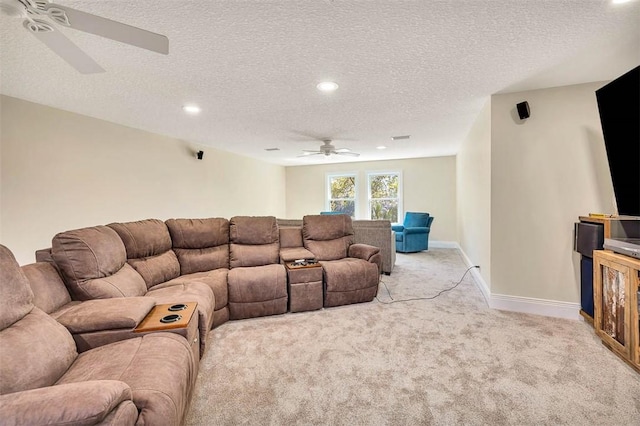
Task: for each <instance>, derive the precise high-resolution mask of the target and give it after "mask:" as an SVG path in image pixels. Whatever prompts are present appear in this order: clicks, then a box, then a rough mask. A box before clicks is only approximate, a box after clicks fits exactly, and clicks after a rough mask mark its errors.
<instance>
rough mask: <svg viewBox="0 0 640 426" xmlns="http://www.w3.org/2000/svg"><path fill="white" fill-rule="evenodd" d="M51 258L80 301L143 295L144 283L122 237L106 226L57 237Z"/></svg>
mask: <svg viewBox="0 0 640 426" xmlns="http://www.w3.org/2000/svg"><path fill="white" fill-rule="evenodd" d="M51 255H52V257H53V260H54V261H55V263H56V265H57V266H58V270H59V271H60V275H61V276H62V278H63V279H64V281H65V283H66V285H67V288H69V290H70V291H71V294H72V295H73V296H74V298H75V299H77V300H90V299H106V298H111V297H127V296H143V295H144V294H145V293H146V291H147V287H146V285H145V282H144V280H143V279H142V277H141V276H140V274H138V273H137V272H136V271H135V270H133V268H132V267H131V266H129V265H128V264H127V254H126V251H125V248H124V244H122V240H121V239H120V237H119V236H118V234H117V233H116V232H115V231H114V230H113V229H111V228H109V227H106V226H93V227H90V228H82V229H75V230H73V231H66V232H61V233H59V234H57V235H56V236H55V237H53V240H52V247H51Z"/></svg>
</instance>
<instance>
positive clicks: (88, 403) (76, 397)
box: [0, 215, 382, 425]
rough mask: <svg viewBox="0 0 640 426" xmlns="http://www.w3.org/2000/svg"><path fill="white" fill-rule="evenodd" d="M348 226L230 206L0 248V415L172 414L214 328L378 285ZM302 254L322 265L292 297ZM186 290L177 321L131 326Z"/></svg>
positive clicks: (134, 419)
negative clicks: (187, 306) (157, 328)
mask: <svg viewBox="0 0 640 426" xmlns="http://www.w3.org/2000/svg"><path fill="white" fill-rule="evenodd" d="M353 237H354V232H353V227H352V224H351V219H350V218H349V217H348V216H344V215H342V216H320V215H315V216H305V217H304V219H303V223H302V226H300V227H282V228H280V227H278V225H277V223H276V219H275V218H274V217H248V216H236V217H232V218H231V219H229V220H227V219H223V218H211V219H170V220H167V221H166V222H162V221H160V220H156V219H148V220H143V221H138V222H126V223H112V224H109V225H106V226H93V227H88V228H82V229H76V230H71V231H65V232H61V233H59V234H57V235H56V236H54V237H53V239H52V247H51V249H49V250H39V251H38V252H37V253H36V259H37V262H36V263H34V264H30V265H25V266H23V267H22V268H21V267H19V266H18V265H17V263H16V261H15V259H14V258H13V255H12V254H11V252H10V251H9V250H8V249H6V248H5V247H2V246H0V266H1V270H0V297H1V300H0V419H3V421H4V420H5V419H8V420H7V422H8V423H16V424H41V423H48V422H49V423H59V424H118V425H119V424H134V423H135V424H169V425H177V424H180V422H181V421H182V419H183V418H184V415H185V413H186V411H187V409H188V404H189V401H190V398H191V392H192V389H193V387H194V384H195V380H196V377H197V372H198V366H199V358H200V357H201V356H202V354H203V353H204V351H205V349H206V346H207V337H208V332H209V330H210V329H211V328H212V327H217V326H220V325H222V324H223V323H225V322H226V321H228V320H230V319H231V320H235V319H243V318H251V317H258V316H265V315H274V314H282V313H285V312H287V310H291V311H292V312H299V311H301V310H310V309H319V308H322V307H330V306H337V305H344V304H350V303H360V302H368V301H371V300H372V299H373V298H374V297H375V294H376V292H377V286H378V280H379V274H380V271H381V267H382V260H381V256H380V253H379V249H378V248H377V247H373V246H369V245H365V244H355V243H354V241H353ZM299 258H304V259H309V260H310V259H314V260H317V261H318V263H319V264H320V266H321V267H320V268H317V267H316V268H314V274H308V273H306V272H305V273H302V274H298V276H297V277H298V278H300V277H302V280H301V281H299V282H296V286H295V288H296V289H297V291H298V293H296V297H297V300H298V302H297V303H296V304H291V306H290V305H289V299H290V298H291V294H293V293H291V291H292V288H293V287H291V286H289V284H290V283H289V281H290V279H289V278H290V276H289V275H288V274H289V272H290V269H289V267H288V266H285V264H287V263H288V262H290V261H291V260H296V259H299ZM308 271H311V270H308ZM315 272H320V276H318V275H317V274H315ZM307 281H308V282H307ZM311 296H313V297H311ZM185 302H196V303H197V311H196V313H194V314H193V317H192V318H193V319H192V320H191V321H190V322H189V326H188V327H187V328H186V329H184V330H178V331H175V332H164V331H162V332H145V333H140V332H139V330H137V329H136V327H137V326H138V325H139V324H141V322H143V320H144V319H145V317H147V315H148V314H149V313H150V312H151V310H152V309H154V307H155V306H156V305H158V304H176V303H185ZM318 302H319V303H318ZM25 366H28V367H29V368H24V367H25ZM43 401H46V404H45V403H44V402H43ZM33 407H38V409H37V410H34V409H33Z"/></svg>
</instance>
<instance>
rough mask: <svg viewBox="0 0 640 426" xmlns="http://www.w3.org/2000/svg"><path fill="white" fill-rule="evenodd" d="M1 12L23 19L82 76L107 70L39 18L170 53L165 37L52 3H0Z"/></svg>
mask: <svg viewBox="0 0 640 426" xmlns="http://www.w3.org/2000/svg"><path fill="white" fill-rule="evenodd" d="M0 12H1V13H3V14H5V15H7V16H10V17H15V18H24V22H23V26H24V28H26V29H27V31H29V32H30V33H31V34H33V35H34V36H35V37H36V38H37V39H38V40H40V41H41V42H42V43H44V44H45V45H46V46H47V47H48V48H49V49H51V50H53V52H54V53H56V54H57V55H58V56H60V57H61V58H62V59H64V60H65V61H67V63H69V65H71V66H72V67H74V68H75V69H76V70H78V71H79V72H80V73H82V74H93V73H98V72H104V69H103V68H102V67H101V66H100V65H98V64H97V63H96V62H95V61H94V60H93V59H91V57H89V55H87V54H86V53H84V52H83V51H82V50H81V49H80V48H79V47H78V46H76V45H75V44H74V43H73V42H72V41H71V40H69V39H68V38H67V37H66V36H65V35H64V34H62V33H61V32H60V31H58V30H57V29H56V28H55V27H54V26H53V25H52V24H50V23H49V22H47V21H45V20H43V19H40V18H48V19H49V20H51V21H52V22H53V23H56V24H58V25H62V26H65V27H69V28H73V29H75V30H79V31H83V32H87V33H90V34H95V35H98V36H100V37H104V38H108V39H111V40H115V41H119V42H122V43H126V44H130V45H132V46H136V47H140V48H143V49H147V50H151V51H154V52H158V53H162V54H165V55H166V54H168V53H169V39H168V38H167V37H166V36H163V35H161V34H156V33H152V32H150V31H147V30H143V29H141V28H137V27H132V26H131V25H127V24H123V23H121V22H117V21H112V20H111V19H107V18H103V17H101V16H97V15H92V14H90V13H86V12H82V11H80V10H76V9H72V8H70V7H66V6H60V5H57V4H54V3H49V1H48V0H0Z"/></svg>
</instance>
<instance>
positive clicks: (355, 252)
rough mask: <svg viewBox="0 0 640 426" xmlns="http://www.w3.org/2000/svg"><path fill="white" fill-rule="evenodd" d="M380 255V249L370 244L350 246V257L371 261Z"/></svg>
mask: <svg viewBox="0 0 640 426" xmlns="http://www.w3.org/2000/svg"><path fill="white" fill-rule="evenodd" d="M377 253H380V248H378V247H374V246H370V245H369V244H351V245H350V246H349V257H355V258H358V259H363V260H366V261H369V259H371V257H372V256H373V255H374V254H377Z"/></svg>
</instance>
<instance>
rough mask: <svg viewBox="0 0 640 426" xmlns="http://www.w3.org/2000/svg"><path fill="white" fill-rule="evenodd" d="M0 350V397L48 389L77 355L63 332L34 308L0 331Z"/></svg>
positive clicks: (64, 331) (51, 319)
mask: <svg viewBox="0 0 640 426" xmlns="http://www.w3.org/2000/svg"><path fill="white" fill-rule="evenodd" d="M6 306H7V303H5V302H2V307H1V308H0V311H3V310H4V309H5V307H6ZM0 348H1V349H0V394H5V393H12V392H18V391H23V390H28V389H35V388H40V387H44V386H51V385H53V384H54V383H55V382H56V380H58V379H59V378H60V377H61V376H62V375H63V374H64V372H65V371H67V369H68V368H69V366H70V365H71V364H72V363H73V361H74V360H75V358H76V356H77V355H78V353H77V352H76V345H75V342H74V341H73V338H72V337H71V334H69V332H68V331H67V329H65V328H64V327H63V326H62V325H60V324H59V323H58V322H57V321H56V320H54V319H53V318H51V317H50V316H49V315H47V314H45V313H44V312H43V311H41V310H40V309H38V308H33V309H32V311H31V312H30V313H29V314H28V315H27V316H25V317H24V318H22V319H21V320H20V321H19V322H18V323H16V324H15V325H14V326H12V327H9V328H6V329H4V330H2V331H0Z"/></svg>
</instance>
